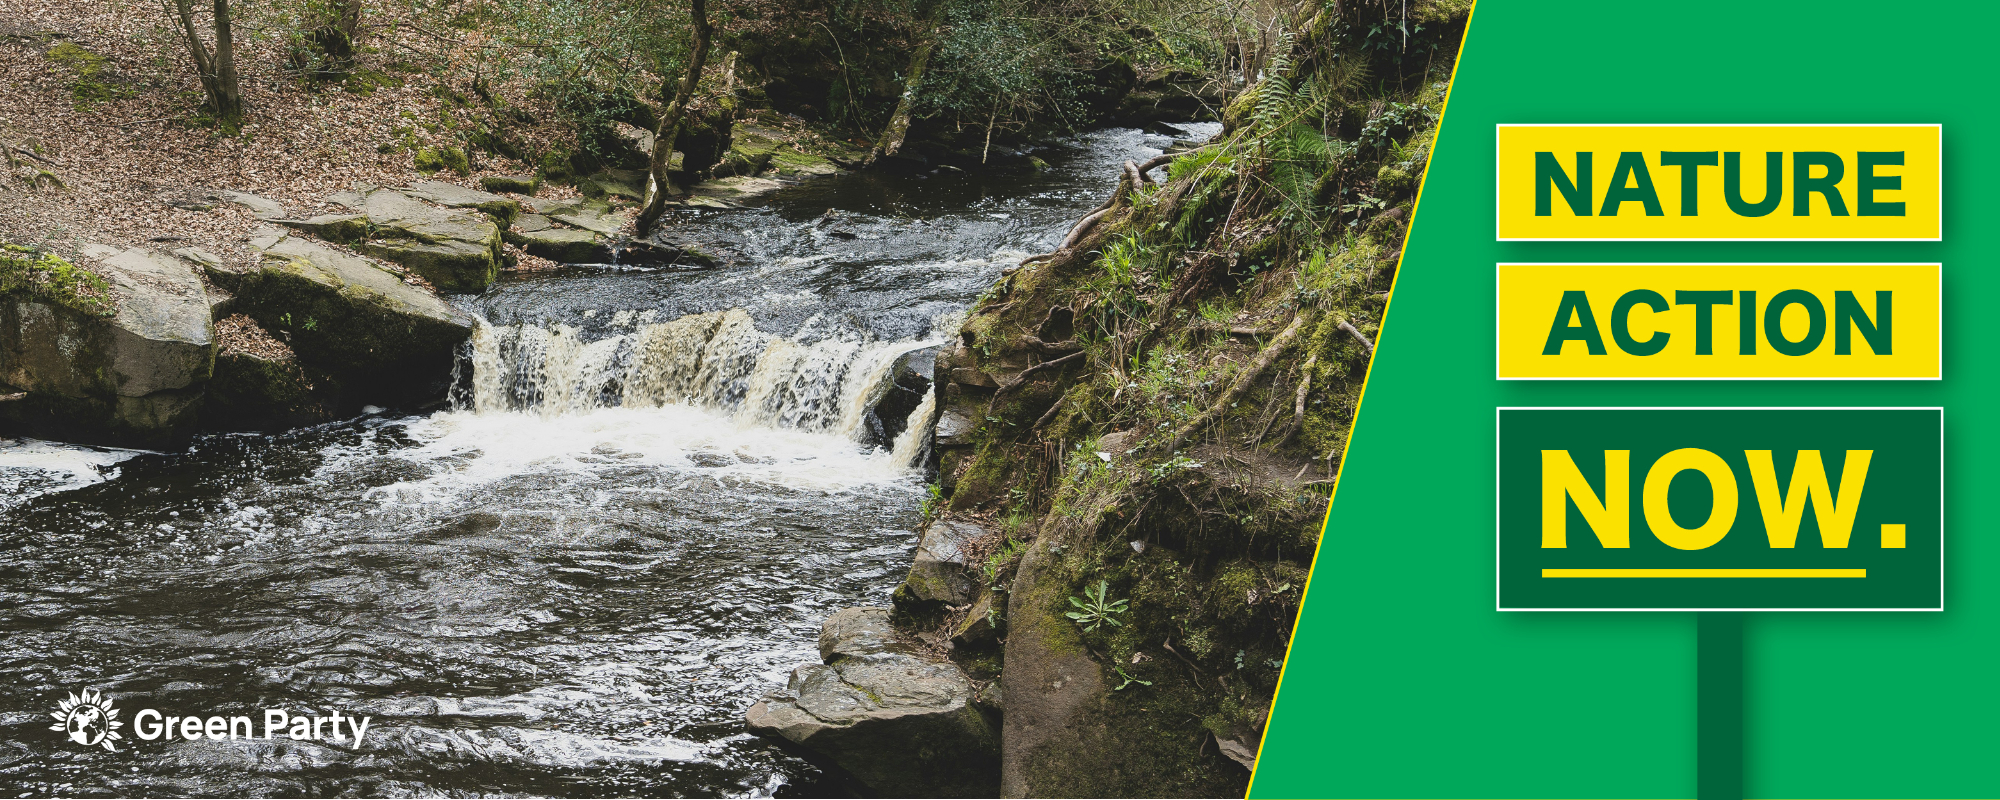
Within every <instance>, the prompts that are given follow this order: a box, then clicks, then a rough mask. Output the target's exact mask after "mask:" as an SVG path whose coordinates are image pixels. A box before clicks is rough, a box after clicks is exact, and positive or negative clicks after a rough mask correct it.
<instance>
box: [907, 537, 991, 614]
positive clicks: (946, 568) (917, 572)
mask: <svg viewBox="0 0 2000 800" xmlns="http://www.w3.org/2000/svg"><path fill="white" fill-rule="evenodd" d="M990 535H991V534H990V533H989V532H988V531H987V529H986V528H985V527H983V526H981V525H977V524H974V523H971V522H961V521H958V520H943V519H941V520H935V521H933V522H931V524H930V527H928V528H925V529H924V536H923V539H922V540H921V541H920V542H919V543H918V544H917V557H916V560H915V561H914V562H913V563H911V564H910V575H909V577H908V578H906V579H904V581H903V585H902V587H900V588H899V589H897V591H896V600H897V602H898V603H909V602H931V603H944V604H946V605H953V606H960V605H965V604H966V603H969V602H972V597H973V593H974V591H975V590H977V589H978V585H977V584H976V583H975V582H974V576H975V572H976V568H977V565H975V564H973V563H971V562H972V559H971V557H970V556H969V555H967V551H968V550H969V549H970V548H971V547H972V545H973V544H974V543H975V542H978V541H980V540H982V539H985V538H987V537H988V536H990Z"/></svg>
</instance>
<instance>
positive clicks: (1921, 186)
mask: <svg viewBox="0 0 2000 800" xmlns="http://www.w3.org/2000/svg"><path fill="white" fill-rule="evenodd" d="M1942 137H1943V127H1942V126H1939V125H1501V126H1499V127H1498V133H1497V141H1498V145H1497V157H1498V167H1497V170H1498V175H1497V179H1498V184H1499V189H1498V198H1497V201H1498V206H1499V209H1498V212H1497V218H1498V219H1497V226H1498V236H1499V238H1500V239H1501V240H1522V241H1551V240H1583V241H1611V240H1627V241H1632V240H1637V241H1668V240H1691V241H1716V240H1751V241H1777V240H1794V241H1796V240H1809V241H1828V240H1848V241H1937V240H1940V239H1942V238H1943V235H1944V233H1943V231H1944V227H1943V214H1942V211H1941V208H1942V199H1943V185H1944V181H1943V175H1944V172H1943V166H1942V153H1943V144H1942V141H1943V140H1942Z"/></svg>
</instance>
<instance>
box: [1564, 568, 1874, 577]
mask: <svg viewBox="0 0 2000 800" xmlns="http://www.w3.org/2000/svg"><path fill="white" fill-rule="evenodd" d="M1542 577H1544V578H1866V577H1868V570H1865V569H1545V570H1542Z"/></svg>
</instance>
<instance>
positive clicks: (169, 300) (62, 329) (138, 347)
mask: <svg viewBox="0 0 2000 800" xmlns="http://www.w3.org/2000/svg"><path fill="white" fill-rule="evenodd" d="M85 257H86V258H87V259H89V260H91V261H95V262H96V263H97V272H98V273H99V274H100V275H102V276H103V278H104V279H105V282H106V283H107V284H108V285H109V287H110V292H111V296H112V298H113V301H114V308H115V311H114V312H113V313H112V314H111V315H109V316H101V315H98V314H92V313H86V312H84V311H81V310H78V309H76V308H72V307H70V306H67V305H64V304H62V303H58V302H54V301H51V300H49V299H47V298H45V297H41V296H38V295H35V294H32V293H28V292H11V293H7V294H4V295H0V384H6V385H9V386H12V387H15V388H16V389H19V390H25V391H26V393H27V396H26V397H24V398H22V399H21V400H19V401H18V402H13V403H9V404H7V407H6V409H4V418H0V423H6V424H8V427H10V428H13V429H16V430H21V431H23V432H26V433H32V434H35V435H39V436H44V437H47V438H55V439H63V440H68V441H79V442H89V443H96V444H114V445H129V446H141V447H152V446H165V445H168V444H171V443H173V442H175V441H177V440H179V439H181V438H184V437H185V436H186V435H187V434H189V433H191V432H192V429H193V425H194V423H195V421H196V413H197V412H198V410H199V401H200V397H201V393H200V385H201V384H202V383H203V382H204V381H206V380H208V377H209V375H210V374H211V372H212V370H213V369H214V365H215V333H214V328H213V326H212V324H211V322H210V312H209V298H208V293H207V291H206V289H205V288H204V287H203V285H202V282H201V278H200V276H199V274H198V273H196V272H195V270H194V268H193V267H192V266H190V265H188V264H187V263H186V262H184V261H181V260H180V259H178V258H174V257H172V256H168V255H161V254H158V253H153V252H151V251H147V250H142V249H138V248H133V249H129V250H118V249H115V248H108V247H102V246H98V245H91V246H88V247H86V248H85Z"/></svg>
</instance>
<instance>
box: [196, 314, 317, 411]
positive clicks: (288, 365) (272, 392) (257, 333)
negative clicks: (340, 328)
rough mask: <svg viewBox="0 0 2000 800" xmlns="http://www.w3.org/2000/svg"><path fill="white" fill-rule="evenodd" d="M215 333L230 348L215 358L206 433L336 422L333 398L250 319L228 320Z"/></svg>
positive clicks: (289, 352)
mask: <svg viewBox="0 0 2000 800" xmlns="http://www.w3.org/2000/svg"><path fill="white" fill-rule="evenodd" d="M216 328H217V334H218V336H219V337H220V338H223V339H224V340H225V341H227V342H230V344H225V345H224V346H223V347H222V349H221V351H220V352H218V353H217V354H216V357H215V375H214V377H212V378H210V379H209V382H208V387H207V395H208V396H207V399H206V400H205V401H204V402H203V404H202V419H203V420H204V424H205V425H206V426H207V427H210V428H214V429H219V430H235V431H279V430H287V429H290V428H297V427H303V426H306V425H316V424H319V423H321V422H326V421H328V420H331V419H333V418H334V414H335V408H334V403H333V402H332V400H331V398H330V397H329V393H328V392H324V391H322V390H321V389H320V387H319V386H317V385H316V384H315V383H314V382H313V381H312V380H311V379H309V378H308V377H307V376H306V373H305V370H304V368H303V367H302V365H300V364H299V361H298V358H297V356H296V355H295V354H294V353H293V352H292V349H291V348H290V347H288V346H286V345H285V344H284V343H283V342H281V341H279V340H278V339H277V338H275V337H273V336H271V334H270V333H269V332H267V331H265V330H264V329H263V328H262V327H260V326H258V325H257V323H256V322H255V321H253V320H251V319H250V318H249V317H245V316H233V317H227V318H225V319H223V320H222V321H221V322H220V323H219V324H218V325H217V326H216ZM238 342H247V343H248V344H249V345H250V346H249V347H245V346H242V345H241V344H238ZM253 350H254V352H252V351H253Z"/></svg>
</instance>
